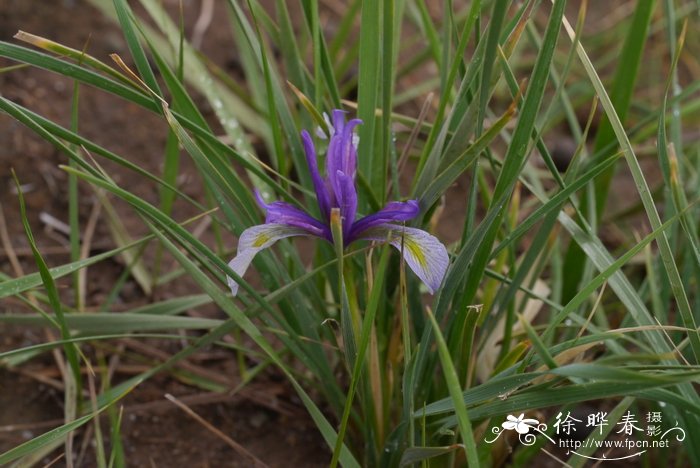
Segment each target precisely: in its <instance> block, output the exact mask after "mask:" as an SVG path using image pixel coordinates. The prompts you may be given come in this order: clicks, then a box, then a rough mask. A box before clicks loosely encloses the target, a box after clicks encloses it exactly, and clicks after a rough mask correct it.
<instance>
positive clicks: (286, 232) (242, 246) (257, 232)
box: [226, 224, 311, 296]
mask: <svg viewBox="0 0 700 468" xmlns="http://www.w3.org/2000/svg"><path fill="white" fill-rule="evenodd" d="M310 235H311V234H310V233H309V231H308V230H306V229H303V228H299V227H295V226H288V225H286V224H259V225H257V226H253V227H250V228H248V229H246V230H245V231H243V233H242V234H241V237H240V238H239V239H238V252H237V253H236V256H235V257H234V258H233V260H231V261H230V262H229V264H228V266H229V267H231V269H232V270H233V271H234V272H236V273H237V274H238V276H241V277H242V276H243V275H244V274H245V272H246V270H248V267H249V266H250V263H251V262H252V261H253V258H254V257H255V255H257V253H258V252H260V251H261V250H263V249H266V248H268V247H270V246H271V245H272V244H274V243H275V242H277V241H278V240H280V239H284V238H286V237H292V236H310ZM226 281H227V283H228V287H229V288H231V294H233V295H234V296H235V295H236V294H237V293H238V283H237V282H236V280H234V279H233V278H231V277H230V276H227V277H226Z"/></svg>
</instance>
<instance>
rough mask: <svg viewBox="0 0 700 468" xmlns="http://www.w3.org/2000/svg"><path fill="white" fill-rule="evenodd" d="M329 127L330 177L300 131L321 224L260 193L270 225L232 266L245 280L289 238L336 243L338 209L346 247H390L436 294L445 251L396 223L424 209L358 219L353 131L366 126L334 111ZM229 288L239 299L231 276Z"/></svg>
mask: <svg viewBox="0 0 700 468" xmlns="http://www.w3.org/2000/svg"><path fill="white" fill-rule="evenodd" d="M330 123H331V125H330V127H332V129H331V133H332V135H330V141H329V143H328V152H327V156H326V177H325V178H324V177H321V173H320V172H319V170H318V164H317V162H316V149H315V148H314V144H313V141H312V140H311V136H310V135H309V133H308V132H307V131H306V130H304V131H302V132H301V138H302V141H303V143H304V150H305V152H306V163H307V164H308V166H309V172H310V173H311V180H312V182H313V185H314V191H315V192H316V199H317V200H318V207H319V210H320V211H321V220H318V219H316V218H314V217H313V216H311V215H309V214H308V213H306V212H305V211H303V210H301V209H299V208H297V207H295V206H293V205H290V204H289V203H286V202H282V201H275V202H272V203H265V201H264V200H263V199H262V197H261V196H260V194H259V193H257V192H256V197H257V199H258V203H259V204H260V206H261V208H263V209H264V210H265V212H266V218H265V223H264V224H260V225H258V226H253V227H250V228H248V229H246V230H245V231H243V233H242V234H241V237H240V239H239V241H238V254H237V255H236V257H235V258H234V259H233V260H231V262H229V266H230V267H231V269H232V270H233V271H235V272H236V273H238V275H239V276H243V274H244V273H245V271H246V270H247V269H248V267H249V266H250V263H251V262H252V261H253V257H255V255H256V254H257V253H258V252H260V251H261V250H262V249H266V248H267V247H270V246H271V245H272V244H274V243H275V242H277V241H278V240H280V239H284V238H286V237H292V236H312V237H320V238H321V239H325V240H327V241H328V242H331V243H332V242H333V237H332V234H331V227H330V218H331V210H332V209H334V208H335V209H338V211H339V212H340V216H341V223H342V231H343V243H344V244H345V245H344V247H347V246H348V245H349V244H351V243H352V242H354V241H356V240H372V241H380V242H382V241H387V242H389V243H390V244H391V245H393V246H394V247H396V248H397V249H399V250H400V251H401V252H402V253H403V256H404V259H405V260H406V263H407V264H408V266H409V267H410V268H411V269H412V270H413V271H414V272H415V273H416V275H418V277H419V278H420V279H421V280H422V281H423V282H424V283H425V284H426V286H427V288H428V290H429V291H430V293H431V294H433V293H434V292H435V291H436V290H437V289H438V288H439V287H440V284H441V283H442V280H443V278H444V276H445V272H446V271H447V266H448V264H449V257H448V255H447V250H446V249H445V246H444V245H443V244H442V243H441V242H440V241H439V240H438V239H436V238H435V237H434V236H432V235H430V234H428V233H427V232H425V231H423V230H421V229H416V228H411V227H406V226H403V225H402V224H397V223H402V222H404V221H408V220H411V219H413V218H415V217H416V216H418V213H419V211H420V208H419V207H418V202H417V201H416V200H408V201H406V202H389V203H387V205H386V206H385V207H384V208H383V209H381V210H379V211H377V212H376V213H373V214H370V215H367V216H365V217H363V218H360V219H356V217H357V190H356V188H355V176H356V172H357V141H356V137H355V135H354V129H355V127H356V126H357V125H358V124H360V123H362V121H361V120H358V119H352V120H350V121H349V122H346V121H345V112H343V111H341V110H334V111H333V113H332V121H331V122H330ZM228 285H229V287H230V288H231V292H232V293H233V295H234V296H235V295H236V293H237V292H238V283H237V282H236V281H235V280H234V279H233V278H231V277H228Z"/></svg>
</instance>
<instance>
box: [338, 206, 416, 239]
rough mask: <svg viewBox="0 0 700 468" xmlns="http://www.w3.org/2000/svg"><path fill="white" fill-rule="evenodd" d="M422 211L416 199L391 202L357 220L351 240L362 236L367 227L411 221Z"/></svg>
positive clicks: (351, 231)
mask: <svg viewBox="0 0 700 468" xmlns="http://www.w3.org/2000/svg"><path fill="white" fill-rule="evenodd" d="M419 212H420V207H419V206H418V202H417V201H416V200H408V201H405V202H389V203H387V204H386V206H385V207H384V208H382V209H381V210H379V211H377V212H376V213H372V214H370V215H367V216H365V217H364V218H362V219H360V220H357V221H355V223H354V224H353V225H352V229H351V230H350V238H349V241H350V242H352V241H353V240H355V239H358V238H360V237H362V233H363V232H364V231H366V230H367V229H370V228H373V227H375V226H379V225H381V224H386V223H393V222H401V221H409V220H411V219H413V218H415V217H416V216H418V213H419Z"/></svg>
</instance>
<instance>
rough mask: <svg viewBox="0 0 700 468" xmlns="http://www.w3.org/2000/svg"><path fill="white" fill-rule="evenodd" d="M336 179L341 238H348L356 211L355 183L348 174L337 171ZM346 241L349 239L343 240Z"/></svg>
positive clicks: (346, 242)
mask: <svg viewBox="0 0 700 468" xmlns="http://www.w3.org/2000/svg"><path fill="white" fill-rule="evenodd" d="M336 179H337V180H338V185H339V186H340V196H339V197H338V198H337V200H338V207H339V208H340V216H341V217H342V222H343V239H348V236H349V235H350V228H351V227H352V224H353V222H354V221H355V214H356V213H357V192H356V191H355V183H354V182H353V180H352V179H351V178H350V177H349V176H347V175H345V174H343V173H342V172H340V171H338V174H336ZM348 243H349V241H345V244H346V245H347V244H348Z"/></svg>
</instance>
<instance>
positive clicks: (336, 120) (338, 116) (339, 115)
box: [331, 109, 346, 136]
mask: <svg viewBox="0 0 700 468" xmlns="http://www.w3.org/2000/svg"><path fill="white" fill-rule="evenodd" d="M345 114H346V112H345V111H344V110H341V109H333V111H332V112H331V115H332V116H333V129H334V130H335V133H336V134H338V133H341V132H342V131H343V127H344V126H345ZM331 136H333V134H331Z"/></svg>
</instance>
